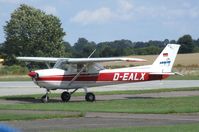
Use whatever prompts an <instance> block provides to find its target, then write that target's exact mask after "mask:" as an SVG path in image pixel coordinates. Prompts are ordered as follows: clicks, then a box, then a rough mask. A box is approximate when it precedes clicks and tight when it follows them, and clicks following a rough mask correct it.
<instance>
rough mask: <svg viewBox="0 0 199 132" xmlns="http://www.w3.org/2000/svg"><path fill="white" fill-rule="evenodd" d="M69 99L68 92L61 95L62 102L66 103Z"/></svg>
mask: <svg viewBox="0 0 199 132" xmlns="http://www.w3.org/2000/svg"><path fill="white" fill-rule="evenodd" d="M70 97H71V95H70V93H69V92H63V93H62V94H61V99H62V101H63V102H68V101H69V100H70Z"/></svg>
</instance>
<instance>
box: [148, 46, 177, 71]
mask: <svg viewBox="0 0 199 132" xmlns="http://www.w3.org/2000/svg"><path fill="white" fill-rule="evenodd" d="M179 48H180V45H178V44H167V46H166V47H165V48H164V50H163V51H162V52H161V53H160V55H159V56H158V58H157V59H156V60H155V61H154V63H153V64H152V67H153V69H154V71H155V72H162V73H164V72H171V70H172V67H173V64H174V61H175V58H176V55H177V53H178V50H179Z"/></svg>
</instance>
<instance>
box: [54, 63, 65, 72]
mask: <svg viewBox="0 0 199 132" xmlns="http://www.w3.org/2000/svg"><path fill="white" fill-rule="evenodd" d="M54 68H58V69H63V70H65V71H67V70H68V68H69V64H68V63H67V62H66V61H58V62H57V63H56V64H55V66H54Z"/></svg>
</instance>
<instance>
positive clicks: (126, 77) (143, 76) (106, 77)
mask: <svg viewBox="0 0 199 132" xmlns="http://www.w3.org/2000/svg"><path fill="white" fill-rule="evenodd" d="M74 77H75V74H73V75H60V76H59V75H53V76H44V77H39V78H37V81H71V80H72V79H73V78H74ZM166 77H168V75H150V74H149V73H146V72H116V73H99V74H82V75H80V76H79V77H78V78H77V79H76V80H75V81H127V82H135V81H136V82H137V81H149V80H161V79H164V78H166Z"/></svg>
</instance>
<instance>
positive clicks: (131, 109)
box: [0, 96, 199, 114]
mask: <svg viewBox="0 0 199 132" xmlns="http://www.w3.org/2000/svg"><path fill="white" fill-rule="evenodd" d="M198 100H199V96H193V97H176V98H133V99H128V100H111V101H96V102H94V103H89V102H85V101H83V102H68V103H47V104H43V103H35V104H1V105H0V109H1V110H6V109H7V110H9V109H14V110H44V111H55V110H56V111H77V112H120V113H153V114H159V113H161V114H167V113H192V112H199V101H198Z"/></svg>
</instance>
